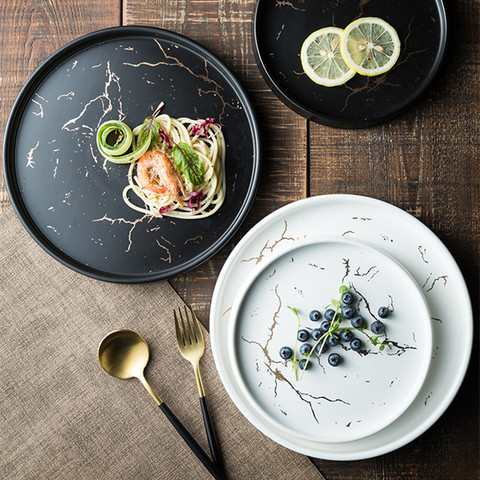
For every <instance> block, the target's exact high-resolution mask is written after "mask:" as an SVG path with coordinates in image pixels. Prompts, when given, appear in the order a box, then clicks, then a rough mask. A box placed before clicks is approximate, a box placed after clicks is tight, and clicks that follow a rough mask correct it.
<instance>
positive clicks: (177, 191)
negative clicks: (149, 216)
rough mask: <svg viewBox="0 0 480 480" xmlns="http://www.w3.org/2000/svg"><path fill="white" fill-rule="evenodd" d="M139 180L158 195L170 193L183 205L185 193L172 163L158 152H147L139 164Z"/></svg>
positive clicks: (144, 186)
mask: <svg viewBox="0 0 480 480" xmlns="http://www.w3.org/2000/svg"><path fill="white" fill-rule="evenodd" d="M137 178H138V181H139V183H140V185H141V186H142V187H143V188H145V189H146V190H149V191H150V192H153V193H157V194H160V195H161V194H164V193H167V192H168V193H170V194H171V195H173V196H174V197H175V198H176V199H177V201H178V203H180V205H183V197H185V192H184V190H183V186H182V184H181V182H180V179H179V178H178V176H177V174H176V172H175V170H174V168H173V165H172V163H171V162H170V160H169V159H168V158H167V157H166V156H165V155H164V154H163V153H162V152H159V151H157V150H149V151H148V152H145V153H144V154H143V155H142V156H141V157H140V159H139V160H138V163H137Z"/></svg>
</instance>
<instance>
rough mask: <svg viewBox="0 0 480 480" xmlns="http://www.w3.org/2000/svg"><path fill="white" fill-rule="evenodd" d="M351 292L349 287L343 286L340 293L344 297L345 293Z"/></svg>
mask: <svg viewBox="0 0 480 480" xmlns="http://www.w3.org/2000/svg"><path fill="white" fill-rule="evenodd" d="M349 290H350V288H348V287H347V286H345V285H342V286H341V287H340V288H339V289H338V291H339V292H340V293H341V294H342V295H343V294H344V293H346V292H348V291H349Z"/></svg>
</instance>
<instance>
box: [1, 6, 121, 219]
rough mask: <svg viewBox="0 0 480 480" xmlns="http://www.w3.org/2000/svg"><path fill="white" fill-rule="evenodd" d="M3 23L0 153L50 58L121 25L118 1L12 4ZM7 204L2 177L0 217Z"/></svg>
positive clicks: (5, 9)
mask: <svg viewBox="0 0 480 480" xmlns="http://www.w3.org/2000/svg"><path fill="white" fill-rule="evenodd" d="M0 18H1V19H2V29H1V30H2V35H1V36H0V65H2V71H1V76H0V87H1V95H0V131H1V132H2V135H1V139H0V148H3V133H4V131H5V125H6V123H7V119H8V115H9V113H10V110H11V108H12V106H13V103H14V101H15V99H16V97H17V95H18V93H19V91H20V89H21V88H22V86H23V85H24V83H25V81H26V80H27V79H28V78H29V77H30V75H31V74H32V73H33V72H34V71H35V69H36V68H37V67H38V66H39V65H40V64H41V63H42V62H43V61H44V60H45V59H46V58H47V57H48V56H49V55H51V54H52V53H54V52H55V51H56V50H58V49H59V48H60V47H62V46H63V45H65V44H66V43H68V42H70V41H71V40H74V39H75V38H77V37H80V36H82V35H85V34H87V33H90V32H92V31H95V30H99V29H101V28H106V27H112V26H118V25H120V18H121V10H120V0H104V1H102V2H90V1H88V0H52V1H49V2H45V1H42V0H25V1H19V0H11V1H8V2H0ZM1 170H2V167H1V166H0V171H1ZM9 204H10V201H9V199H8V195H7V192H6V189H5V183H4V179H3V175H2V176H1V179H0V211H3V210H5V209H6V208H7V206H8V205H9Z"/></svg>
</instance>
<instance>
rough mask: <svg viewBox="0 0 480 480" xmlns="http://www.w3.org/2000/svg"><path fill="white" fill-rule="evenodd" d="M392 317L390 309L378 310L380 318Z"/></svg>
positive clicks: (382, 308)
mask: <svg viewBox="0 0 480 480" xmlns="http://www.w3.org/2000/svg"><path fill="white" fill-rule="evenodd" d="M389 315H390V309H389V308H388V307H380V308H379V309H378V316H379V317H380V318H387V317H388V316H389Z"/></svg>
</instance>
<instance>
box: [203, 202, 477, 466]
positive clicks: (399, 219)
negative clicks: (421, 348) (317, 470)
mask: <svg viewBox="0 0 480 480" xmlns="http://www.w3.org/2000/svg"><path fill="white" fill-rule="evenodd" d="M322 235H329V236H335V237H337V238H344V239H351V240H356V241H359V242H367V243H368V244H370V245H373V246H374V247H376V248H378V249H380V250H381V251H383V252H385V253H386V254H387V255H390V256H391V257H393V258H394V259H395V260H396V261H397V262H399V263H400V264H401V265H402V266H403V267H404V268H405V269H406V270H407V271H408V272H409V273H410V275H411V276H412V277H413V278H414V279H415V281H416V283H417V284H418V285H419V286H420V289H421V291H422V292H423V295H424V297H425V300H426V302H427V305H428V308H429V311H430V316H431V319H430V322H431V328H432V336H433V341H432V354H431V359H430V368H429V371H428V373H427V376H426V378H425V381H424V383H423V385H422V387H421V389H420V392H419V393H418V395H417V396H416V397H415V399H414V400H413V402H412V403H411V404H410V406H409V407H408V408H407V409H406V410H405V412H404V413H403V414H402V415H400V416H399V417H398V418H397V419H396V420H395V421H394V422H393V423H391V424H390V425H388V426H386V427H385V428H383V429H381V430H379V431H378V432H376V433H373V434H372V435H369V436H367V437H364V438H361V439H359V440H354V441H349V442H332V441H328V442H325V441H314V440H312V439H307V438H301V437H299V436H294V435H291V434H289V433H288V432H287V431H285V429H284V428H280V427H279V426H278V425H277V424H276V423H275V422H273V421H268V420H266V419H265V416H264V415H263V412H262V409H259V408H258V406H257V405H255V404H252V403H251V401H250V398H249V396H248V395H247V394H246V393H245V390H246V389H245V387H244V385H242V382H239V381H238V373H237V372H236V371H235V362H234V361H233V360H234V358H235V356H234V355H232V352H231V347H230V344H229V342H230V341H229V331H230V328H231V323H232V318H231V313H232V307H233V306H234V303H235V299H236V297H237V295H238V293H239V288H240V286H241V285H242V284H243V282H245V279H246V278H247V277H248V276H249V275H255V273H253V271H254V269H256V268H262V265H266V263H267V262H268V261H269V259H270V258H273V256H278V255H281V254H282V252H286V251H287V250H290V249H292V248H294V247H295V246H297V245H300V243H301V242H305V241H308V240H314V239H315V238H318V237H319V236H322ZM319 301H322V302H323V300H322V299H321V298H319ZM308 308H310V307H308ZM392 322H393V318H392ZM210 333H211V339H212V349H213V354H214V358H215V363H216V367H217V370H218V373H219V375H220V377H221V379H222V381H223V384H224V386H225V388H226V390H227V391H228V393H229V395H230V396H231V398H232V399H233V401H234V402H235V404H236V405H237V407H238V408H239V409H240V410H241V412H242V413H243V414H244V415H245V416H246V417H247V418H248V419H249V420H250V422H251V423H252V424H254V425H255V426H257V428H259V429H260V430H261V431H262V432H263V433H264V434H266V435H267V436H269V437H270V438H272V439H273V440H275V441H277V442H278V443H280V444H281V445H284V446H285V447H287V448H290V449H292V450H295V451H297V452H300V453H303V454H305V455H309V456H312V457H317V458H324V459H331V460H357V459H363V458H369V457H373V456H377V455H381V454H384V453H387V452H391V451H393V450H395V449H397V448H399V447H401V446H403V445H405V444H406V443H408V442H410V441H412V440H414V439H415V438H417V437H418V436H419V435H421V434H422V433H423V432H425V430H427V429H428V428H429V427H430V426H431V425H432V424H433V423H434V422H435V421H436V420H437V419H438V418H439V417H440V416H441V415H442V414H443V413H444V412H445V410H446V409H447V407H448V406H449V405H450V403H451V402H452V400H453V398H454V396H455V394H456V393H457V391H458V389H459V387H460V385H461V383H462V381H463V378H464V375H465V372H466V369H467V366H468V362H469V359H470V354H471V346H472V338H473V319H472V308H471V303H470V298H469V295H468V290H467V288H466V285H465V281H464V279H463V276H462V274H461V272H460V270H459V268H458V266H457V264H456V262H455V260H454V259H453V257H452V256H451V254H450V253H449V251H448V250H447V248H446V247H445V245H444V244H443V243H442V242H441V241H440V240H439V239H438V237H437V236H436V235H435V234H434V233H432V231H431V230H429V229H428V228H427V227H426V226H425V225H423V224H422V223H421V222H420V221H418V220H417V219H415V218H414V217H413V216H411V215H409V214H408V213H406V212H405V211H403V210H400V209H399V208H397V207H394V206H392V205H390V204H387V203H385V202H381V201H378V200H375V199H371V198H367V197H361V196H354V195H324V196H318V197H312V198H308V199H305V200H300V201H297V202H294V203H291V204H289V205H287V206H285V207H283V208H281V209H279V210H277V211H275V212H273V213H272V214H270V215H269V216H267V217H266V218H264V219H263V220H262V221H261V222H259V223H258V224H257V225H256V226H255V227H253V228H252V229H251V230H250V231H249V232H248V233H247V234H246V235H245V236H244V237H243V238H242V240H241V241H240V242H239V243H238V244H237V246H236V247H235V249H234V250H233V251H232V253H231V254H230V256H229V258H228V259H227V261H226V262H225V265H224V267H223V268H222V271H221V272H220V275H219V278H218V280H217V284H216V286H215V291H214V295H213V298H212V308H211V312H210ZM347 353H351V352H347ZM338 368H340V367H337V369H338ZM304 378H305V377H304Z"/></svg>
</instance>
